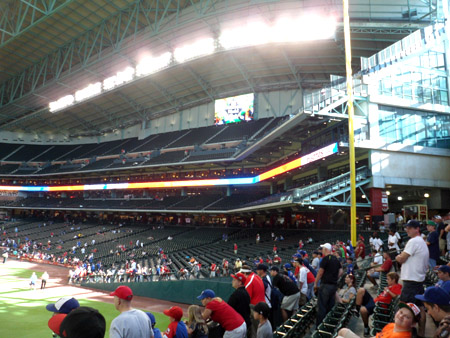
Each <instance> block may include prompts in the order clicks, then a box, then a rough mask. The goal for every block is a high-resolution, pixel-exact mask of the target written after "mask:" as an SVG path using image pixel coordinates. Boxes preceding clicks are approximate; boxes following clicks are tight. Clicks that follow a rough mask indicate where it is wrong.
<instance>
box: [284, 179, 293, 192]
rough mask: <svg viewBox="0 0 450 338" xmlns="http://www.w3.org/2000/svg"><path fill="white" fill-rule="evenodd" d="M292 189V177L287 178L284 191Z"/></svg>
mask: <svg viewBox="0 0 450 338" xmlns="http://www.w3.org/2000/svg"><path fill="white" fill-rule="evenodd" d="M290 187H292V177H291V176H287V177H286V179H285V180H284V190H288V189H289V188H290Z"/></svg>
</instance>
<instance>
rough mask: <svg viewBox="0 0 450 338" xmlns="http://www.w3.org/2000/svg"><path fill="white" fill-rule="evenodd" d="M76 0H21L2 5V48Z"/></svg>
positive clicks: (0, 45) (0, 25)
mask: <svg viewBox="0 0 450 338" xmlns="http://www.w3.org/2000/svg"><path fill="white" fill-rule="evenodd" d="M74 1H75V0H40V1H37V0H20V1H11V2H10V3H9V4H8V5H7V6H4V7H2V8H1V7H0V18H1V19H0V48H2V47H4V46H6V45H7V44H8V43H10V42H11V41H13V40H15V39H16V38H17V37H19V36H20V35H21V34H23V33H25V32H26V31H28V30H29V29H31V28H32V27H34V26H36V25H37V24H39V23H40V22H41V21H43V20H45V19H47V18H48V17H49V16H52V15H53V14H55V13H56V12H58V11H59V10H61V9H62V8H64V7H66V6H67V5H69V4H70V3H72V2H74Z"/></svg>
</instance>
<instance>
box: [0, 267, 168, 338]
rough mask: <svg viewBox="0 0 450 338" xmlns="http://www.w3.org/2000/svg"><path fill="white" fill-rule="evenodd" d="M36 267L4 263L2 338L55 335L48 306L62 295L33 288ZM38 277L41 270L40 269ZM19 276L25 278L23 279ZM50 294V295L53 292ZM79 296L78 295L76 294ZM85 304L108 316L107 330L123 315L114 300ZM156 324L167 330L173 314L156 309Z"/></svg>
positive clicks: (0, 282) (0, 310)
mask: <svg viewBox="0 0 450 338" xmlns="http://www.w3.org/2000/svg"><path fill="white" fill-rule="evenodd" d="M32 272H33V271H32V270H26V269H21V268H11V267H4V266H2V265H1V264H0V285H1V289H2V290H3V291H1V292H0V318H2V323H1V326H0V337H2V338H14V337H21V338H40V337H42V338H45V337H49V338H50V337H52V332H51V331H50V329H49V328H48V326H47V322H48V320H49V319H50V317H51V315H52V313H51V312H49V311H47V310H46V308H45V306H46V305H47V304H49V303H54V302H55V301H57V300H58V299H59V298H61V296H59V295H58V296H55V297H52V296H51V291H49V289H47V290H46V291H47V292H46V297H45V298H42V297H43V296H44V295H43V294H42V291H41V290H39V289H38V290H36V291H35V290H29V288H28V280H29V278H30V276H31V273H32ZM36 273H37V275H38V277H40V276H41V275H42V273H41V272H36ZM19 278H25V280H21V279H19ZM49 295H50V296H49ZM75 298H77V297H75ZM78 300H79V302H80V304H81V305H82V306H90V307H93V308H95V309H97V310H99V311H100V313H101V314H102V315H103V316H104V317H105V319H106V334H105V337H109V334H108V331H109V326H110V325H111V321H112V320H113V319H114V318H115V317H117V316H118V315H119V312H118V311H117V310H116V309H115V308H114V305H113V304H109V303H103V302H97V301H92V300H86V299H78ZM154 315H155V317H156V323H157V324H156V327H158V328H159V329H160V330H161V331H164V330H165V329H166V328H167V326H168V325H169V318H168V317H167V316H165V315H163V314H161V313H154Z"/></svg>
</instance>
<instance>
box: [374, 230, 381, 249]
mask: <svg viewBox="0 0 450 338" xmlns="http://www.w3.org/2000/svg"><path fill="white" fill-rule="evenodd" d="M373 237H374V238H373V248H374V249H375V250H377V252H380V251H382V249H383V240H382V239H381V238H380V236H379V235H378V234H377V233H375V234H374V235H373Z"/></svg>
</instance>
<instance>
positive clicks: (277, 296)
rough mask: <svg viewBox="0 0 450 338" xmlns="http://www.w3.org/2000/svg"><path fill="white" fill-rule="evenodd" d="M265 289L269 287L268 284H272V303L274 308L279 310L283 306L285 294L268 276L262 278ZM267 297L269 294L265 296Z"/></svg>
mask: <svg viewBox="0 0 450 338" xmlns="http://www.w3.org/2000/svg"><path fill="white" fill-rule="evenodd" d="M262 280H263V284H264V289H267V285H270V288H271V289H270V299H269V301H270V304H271V305H272V310H279V309H280V306H281V301H282V300H283V297H284V295H283V294H282V293H281V291H280V289H278V288H277V287H275V286H273V285H272V283H271V282H269V280H268V279H267V278H262ZM265 297H266V298H267V296H265Z"/></svg>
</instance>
